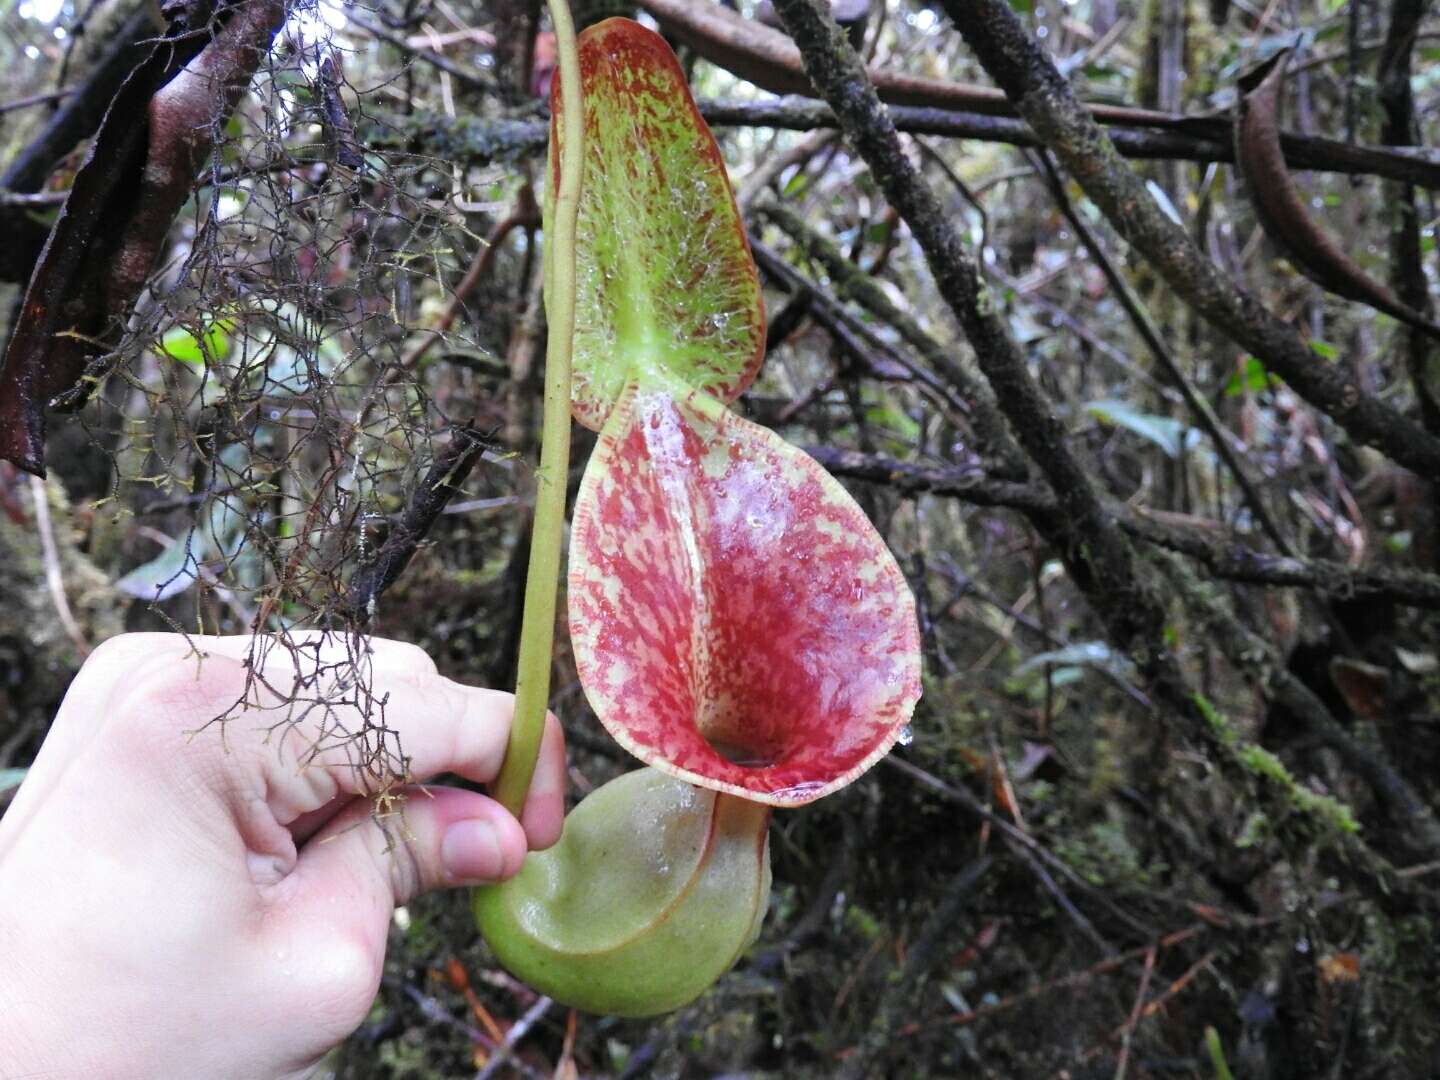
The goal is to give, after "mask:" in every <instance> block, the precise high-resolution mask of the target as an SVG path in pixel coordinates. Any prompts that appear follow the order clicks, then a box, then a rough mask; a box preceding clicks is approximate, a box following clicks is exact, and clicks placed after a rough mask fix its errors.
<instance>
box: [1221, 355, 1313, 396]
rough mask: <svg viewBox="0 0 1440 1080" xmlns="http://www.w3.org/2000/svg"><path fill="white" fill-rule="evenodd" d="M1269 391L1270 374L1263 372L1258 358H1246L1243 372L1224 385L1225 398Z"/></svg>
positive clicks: (1236, 374)
mask: <svg viewBox="0 0 1440 1080" xmlns="http://www.w3.org/2000/svg"><path fill="white" fill-rule="evenodd" d="M1312 344H1313V343H1312ZM1269 389H1270V373H1269V372H1268V371H1266V370H1265V365H1264V364H1262V363H1261V362H1260V361H1259V359H1258V358H1256V357H1254V356H1247V357H1246V358H1245V368H1244V370H1243V371H1237V372H1235V374H1234V375H1231V376H1230V381H1229V382H1227V383H1226V384H1225V396H1226V397H1239V396H1240V395H1241V394H1244V393H1246V392H1249V393H1252V394H1259V393H1263V392H1264V391H1266V390H1269Z"/></svg>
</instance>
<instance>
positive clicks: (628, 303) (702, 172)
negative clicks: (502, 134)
mask: <svg viewBox="0 0 1440 1080" xmlns="http://www.w3.org/2000/svg"><path fill="white" fill-rule="evenodd" d="M580 70H581V78H582V82H583V85H584V91H585V100H584V108H585V172H584V180H583V186H582V190H581V196H580V217H579V221H578V223H577V227H576V236H575V246H576V252H575V270H576V277H577V289H576V298H575V300H576V318H575V360H574V370H575V379H574V387H573V391H572V394H571V400H572V403H573V410H574V413H575V418H576V419H577V420H579V421H580V422H581V423H582V424H585V425H586V426H587V427H591V428H594V429H596V430H599V429H600V428H601V427H603V426H604V423H605V419H606V417H608V416H609V415H610V411H611V409H613V408H614V406H615V403H616V402H617V401H619V400H620V397H621V395H622V394H623V393H624V391H625V389H626V387H627V386H630V385H632V384H634V385H639V386H642V387H647V388H652V389H658V388H661V387H673V386H677V385H678V386H679V387H683V388H684V389H685V390H687V391H688V390H700V391H702V392H704V393H707V394H709V395H711V396H713V397H715V398H717V399H719V400H721V401H726V402H729V401H733V400H734V399H735V398H736V397H738V396H739V394H740V392H741V391H743V390H744V389H745V387H746V386H748V385H749V384H750V382H751V381H752V380H753V379H754V378H755V373H756V372H757V371H758V370H759V368H760V363H761V361H762V360H763V359H764V356H765V316H764V309H763V307H762V306H761V302H760V282H759V278H758V276H757V275H756V272H755V264H754V262H753V261H752V259H751V257H750V244H749V241H748V240H747V239H746V235H745V228H744V225H743V223H742V222H741V220H740V212H739V210H738V209H737V208H736V206H735V199H734V196H733V195H732V194H731V192H730V183H729V179H728V177H727V176H726V173H725V163H724V161H723V159H722V158H721V156H720V148H719V147H718V146H717V145H716V143H715V138H714V136H713V135H711V134H710V129H709V128H708V127H706V126H705V122H704V120H702V119H701V118H700V112H699V110H698V109H697V108H696V106H695V100H694V98H692V97H691V96H690V89H689V87H688V86H687V85H686V84H685V76H684V73H683V72H682V71H681V70H680V65H679V63H678V62H677V61H676V59H675V54H674V53H672V52H671V51H670V47H669V46H668V45H666V44H665V41H664V39H663V38H661V37H660V36H659V35H658V34H656V33H654V32H653V31H650V30H646V29H645V28H644V27H642V26H640V25H639V24H638V23H633V22H630V21H629V20H626V19H607V20H606V21H605V22H602V23H600V24H598V25H596V26H592V27H591V28H590V29H588V30H586V31H585V32H584V33H583V34H581V35H580ZM565 107H566V106H565V103H564V100H563V96H562V95H557V96H556V99H555V115H556V117H559V116H561V115H563V110H564V109H565ZM560 127H561V125H560V124H558V123H554V124H552V126H551V133H552V139H553V140H555V141H556V142H559V141H560V140H561V136H560ZM555 150H556V147H554V146H552V150H551V158H550V160H551V162H552V164H553V163H558V162H559V160H560V155H559V154H558V153H556V152H555ZM556 183H557V178H556V177H555V176H554V175H553V173H552V175H551V178H550V182H549V183H548V184H546V199H545V216H546V220H547V221H548V220H549V219H550V217H551V215H552V214H553V201H554V196H553V191H554V189H555V186H556ZM547 283H548V279H547Z"/></svg>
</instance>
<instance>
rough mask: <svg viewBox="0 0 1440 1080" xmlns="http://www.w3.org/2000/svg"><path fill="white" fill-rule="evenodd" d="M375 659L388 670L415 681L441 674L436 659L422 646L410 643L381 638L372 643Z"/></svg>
mask: <svg viewBox="0 0 1440 1080" xmlns="http://www.w3.org/2000/svg"><path fill="white" fill-rule="evenodd" d="M372 647H373V648H374V649H375V657H376V659H377V660H379V661H380V662H381V663H383V664H384V665H385V667H386V668H387V669H390V670H392V671H395V672H397V673H400V674H404V675H407V676H409V677H411V678H415V679H429V678H433V677H434V676H436V675H438V674H439V673H440V669H439V668H437V667H436V666H435V660H434V658H433V657H432V656H431V655H430V654H429V653H428V652H426V651H425V650H424V649H422V648H420V646H418V645H415V644H412V643H411V642H408V641H392V640H390V639H389V638H379V639H376V640H375V641H374V642H373V643H372Z"/></svg>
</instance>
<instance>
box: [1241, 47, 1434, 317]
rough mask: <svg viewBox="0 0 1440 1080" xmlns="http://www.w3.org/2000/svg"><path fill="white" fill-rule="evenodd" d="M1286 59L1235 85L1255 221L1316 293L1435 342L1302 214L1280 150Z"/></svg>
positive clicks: (1284, 54) (1285, 54) (1284, 53)
mask: <svg viewBox="0 0 1440 1080" xmlns="http://www.w3.org/2000/svg"><path fill="white" fill-rule="evenodd" d="M1289 55H1290V50H1289V49H1282V50H1280V51H1279V52H1277V53H1276V54H1275V55H1274V56H1271V57H1270V58H1269V59H1268V60H1266V61H1265V62H1264V63H1262V64H1260V65H1259V66H1258V67H1256V68H1255V69H1254V70H1252V71H1250V72H1248V73H1247V74H1245V75H1244V76H1243V77H1242V78H1241V79H1240V86H1239V88H1240V106H1239V112H1240V115H1239V120H1238V122H1237V123H1236V125H1235V159H1236V161H1237V162H1238V163H1239V165H1240V170H1241V172H1242V173H1243V174H1244V176H1245V185H1246V188H1247V189H1248V192H1249V195H1250V201H1251V203H1252V204H1253V205H1254V207H1255V216H1256V218H1257V219H1258V220H1259V222H1260V225H1261V227H1262V228H1263V229H1264V230H1265V234H1266V235H1267V236H1268V237H1270V239H1271V240H1272V241H1274V243H1275V244H1276V246H1278V247H1279V248H1280V249H1281V250H1282V251H1283V252H1284V253H1285V254H1286V256H1287V257H1288V258H1289V259H1290V261H1291V262H1292V263H1293V264H1294V265H1295V267H1296V269H1298V270H1299V271H1300V272H1301V273H1303V274H1304V275H1305V276H1306V277H1308V278H1309V279H1310V280H1311V281H1313V282H1315V283H1316V284H1317V285H1319V286H1320V287H1321V288H1323V289H1327V290H1328V291H1330V292H1333V293H1334V294H1335V295H1337V296H1343V297H1344V298H1345V299H1347V300H1355V301H1357V302H1359V303H1362V304H1366V305H1368V306H1370V307H1372V308H1374V309H1375V310H1376V311H1383V312H1384V313H1385V314H1387V315H1391V316H1393V317H1394V318H1396V319H1399V320H1400V321H1401V322H1403V323H1406V324H1407V325H1410V326H1414V327H1416V328H1418V329H1421V330H1424V331H1426V332H1427V333H1430V334H1432V335H1434V336H1436V337H1440V326H1437V325H1436V324H1435V323H1433V322H1431V321H1430V320H1428V319H1426V318H1425V316H1423V315H1421V314H1420V313H1419V312H1417V311H1415V310H1413V309H1412V308H1410V307H1408V306H1406V305H1405V304H1404V303H1403V302H1402V301H1401V300H1400V298H1399V297H1397V296H1396V295H1395V294H1394V293H1393V292H1391V291H1390V290H1389V289H1388V288H1386V287H1385V286H1384V285H1382V284H1381V283H1380V282H1378V281H1376V280H1375V279H1374V278H1372V277H1371V276H1370V275H1369V274H1367V273H1365V271H1364V270H1362V269H1360V267H1359V266H1358V265H1357V264H1356V263H1355V261H1354V260H1353V259H1351V258H1350V256H1349V255H1347V254H1345V252H1344V251H1343V250H1342V249H1341V247H1340V246H1339V245H1338V244H1337V243H1336V242H1335V240H1334V239H1333V238H1332V237H1331V236H1330V235H1329V234H1328V233H1326V232H1325V231H1324V230H1323V229H1321V228H1320V226H1319V225H1317V224H1316V223H1315V220H1314V219H1313V218H1312V217H1311V216H1310V214H1309V211H1307V210H1306V208H1305V200H1304V198H1302V196H1301V194H1300V192H1299V190H1298V189H1297V188H1296V186H1295V181H1294V179H1293V178H1292V177H1291V175H1290V170H1289V169H1288V168H1287V167H1286V165H1285V155H1284V152H1283V150H1282V149H1281V145H1280V112H1281V108H1280V106H1281V93H1282V91H1283V90H1284V87H1285V62H1286V60H1287V59H1288V58H1289Z"/></svg>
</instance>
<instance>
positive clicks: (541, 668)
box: [493, 0, 585, 817]
mask: <svg viewBox="0 0 1440 1080" xmlns="http://www.w3.org/2000/svg"><path fill="white" fill-rule="evenodd" d="M547 5H548V7H549V9H550V21H551V23H552V24H553V25H554V30H555V44H556V52H557V53H558V55H559V59H560V93H561V96H562V99H563V100H564V101H565V102H566V103H567V107H566V108H565V109H564V110H563V112H562V114H561V125H562V127H561V134H562V138H561V146H560V182H559V185H558V188H557V190H556V193H555V203H554V215H553V218H552V220H551V222H550V233H551V235H550V236H548V237H547V238H546V240H547V244H546V248H547V250H546V252H545V273H546V275H547V276H548V279H549V280H548V283H549V285H550V288H549V289H547V290H546V293H547V298H546V306H547V308H548V311H547V315H548V316H549V324H550V329H549V337H548V338H547V340H546V345H545V413H544V423H543V428H542V431H541V450H540V472H539V475H538V477H537V480H536V490H535V526H534V529H533V531H532V534H531V538H530V568H529V572H528V574H527V576H526V579H525V611H524V614H523V616H522V620H521V624H520V660H519V674H518V676H517V678H516V683H515V720H514V723H513V724H512V725H511V727H510V743H509V747H508V748H507V750H506V752H505V764H504V765H503V766H502V767H501V769H500V775H499V777H497V779H496V781H495V785H494V791H493V794H494V796H495V798H496V799H497V800H498V801H499V802H500V804H501V805H502V806H504V807H505V809H507V810H509V811H510V812H511V813H512V814H514V815H516V817H519V815H520V809H521V807H523V806H524V805H525V796H526V794H527V793H528V792H529V790H530V778H531V777H532V776H533V775H534V773H535V759H536V758H537V757H538V756H539V754H540V742H541V739H542V738H543V737H544V735H545V707H546V703H547V702H548V701H549V700H550V667H551V659H552V655H553V652H554V645H555V605H556V594H557V592H558V590H559V582H560V555H561V547H562V546H563V541H564V530H565V487H566V478H567V476H568V473H569V468H570V367H571V349H572V345H573V342H574V337H575V221H576V217H577V215H578V212H579V209H580V174H581V170H582V168H583V166H584V156H583V155H584V144H583V140H584V121H585V115H584V99H583V98H582V96H581V90H580V54H579V51H578V48H577V46H576V42H575V23H574V21H573V20H572V19H571V17H570V8H569V5H568V4H567V3H566V0H547Z"/></svg>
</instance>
